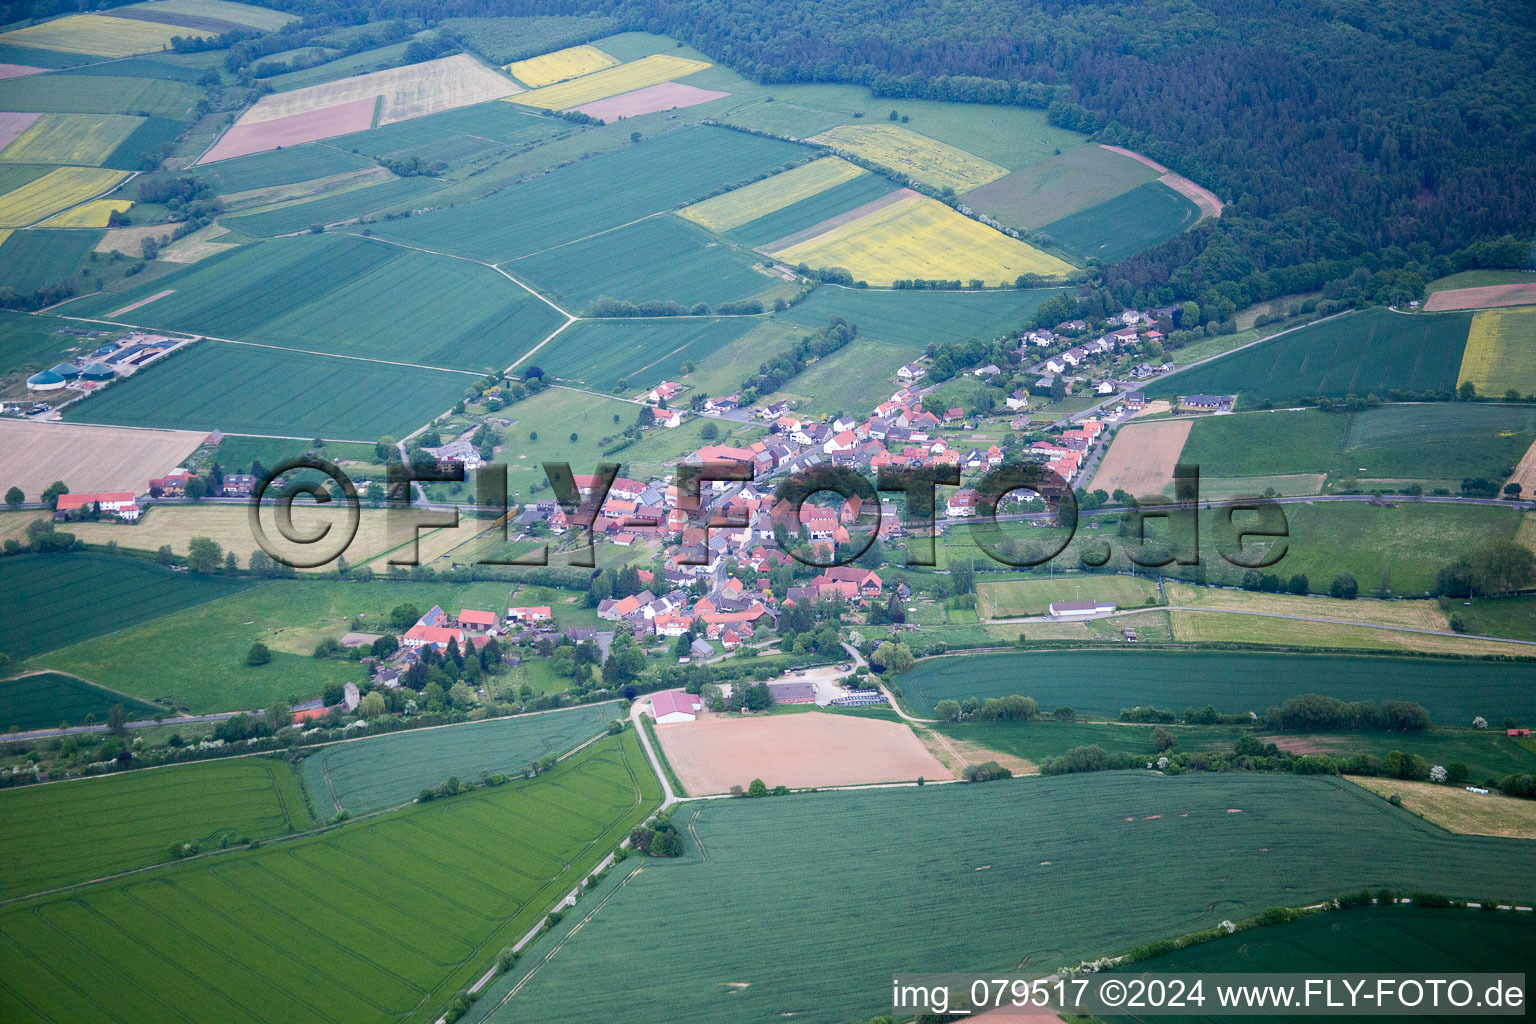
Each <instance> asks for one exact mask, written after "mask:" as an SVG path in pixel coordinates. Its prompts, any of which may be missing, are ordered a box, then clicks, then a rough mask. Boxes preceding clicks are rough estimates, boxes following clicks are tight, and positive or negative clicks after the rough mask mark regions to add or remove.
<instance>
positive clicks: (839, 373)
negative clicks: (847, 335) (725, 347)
mask: <svg viewBox="0 0 1536 1024" xmlns="http://www.w3.org/2000/svg"><path fill="white" fill-rule="evenodd" d="M911 357H912V353H911V352H910V351H909V350H907V349H903V348H899V347H898V346H896V345H890V344H887V343H885V342H883V341H872V340H870V339H868V338H863V337H860V338H857V339H855V340H854V341H853V342H851V343H850V344H848V345H845V346H843V347H842V348H840V349H838V350H837V351H836V352H833V353H832V354H831V355H828V356H823V357H822V358H821V359H818V360H816V361H815V362H814V363H812V364H811V365H810V366H808V367H806V368H805V370H804V372H802V373H800V374H799V375H798V376H796V377H795V378H793V379H792V380H790V381H788V382H787V383H786V384H785V385H784V388H783V390H781V391H778V392H776V393H775V394H773V395H771V396H768V397H769V399H770V400H771V401H778V400H779V399H781V398H786V397H793V398H794V399H795V401H796V405H795V411H796V412H797V413H802V414H805V415H809V416H818V415H821V414H823V413H848V414H850V415H853V416H855V417H862V416H866V415H868V414H869V410H871V409H873V408H874V407H875V406H877V405H879V404H880V403H881V402H884V401H885V400H887V399H888V398H890V397H891V394H892V393H893V392H895V390H896V389H897V387H898V386H899V381H898V380H897V378H896V370H897V368H898V367H900V366H901V364H902V363H904V362H906V361H907V360H909V359H910V358H911ZM743 376H745V375H743ZM739 385H740V379H738V381H737V386H739Z"/></svg>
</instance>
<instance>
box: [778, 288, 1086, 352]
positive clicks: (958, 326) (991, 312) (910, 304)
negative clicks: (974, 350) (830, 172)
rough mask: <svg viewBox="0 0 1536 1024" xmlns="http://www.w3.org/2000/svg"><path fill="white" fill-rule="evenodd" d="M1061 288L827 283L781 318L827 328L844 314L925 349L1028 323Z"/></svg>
mask: <svg viewBox="0 0 1536 1024" xmlns="http://www.w3.org/2000/svg"><path fill="white" fill-rule="evenodd" d="M1060 291H1061V289H1059V288H1032V289H1028V290H1026V291H1014V290H1005V291H985V292H960V291H955V292H948V291H933V292H929V291H880V290H877V289H863V288H841V287H836V286H831V285H823V286H822V287H820V288H818V289H816V290H815V291H814V292H812V293H811V295H810V297H809V298H807V299H806V300H805V301H804V302H799V303H796V304H795V305H794V306H791V307H790V308H789V311H788V312H786V313H781V314H779V317H778V318H779V319H784V320H788V321H791V322H793V323H799V324H804V325H805V326H807V327H825V326H826V324H827V321H828V320H829V319H830V318H832V317H834V316H840V317H842V318H843V319H844V320H847V321H848V322H849V323H850V324H856V325H857V326H858V328H859V335H860V336H861V337H865V338H874V339H876V340H878V341H886V342H890V343H891V344H893V345H900V346H902V347H903V348H907V349H911V350H914V351H920V350H922V349H923V348H926V347H927V346H928V344H929V342H934V343H936V344H939V345H943V344H945V343H946V342H956V341H967V340H969V339H971V338H979V339H981V340H983V341H990V340H991V339H993V338H995V337H997V336H998V335H1001V334H1005V333H1007V332H1009V331H1017V330H1020V329H1022V328H1023V327H1024V326H1025V325H1027V324H1028V322H1029V320H1030V318H1031V317H1033V316H1034V315H1035V310H1037V309H1039V308H1040V304H1041V303H1042V302H1044V301H1045V300H1046V299H1048V298H1050V297H1051V296H1053V295H1056V294H1058V293H1059V292H1060Z"/></svg>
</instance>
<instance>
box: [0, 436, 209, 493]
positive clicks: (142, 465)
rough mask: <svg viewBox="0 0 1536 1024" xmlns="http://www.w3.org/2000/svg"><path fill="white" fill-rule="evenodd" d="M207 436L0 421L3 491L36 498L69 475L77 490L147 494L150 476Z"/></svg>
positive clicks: (173, 464)
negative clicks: (17, 489) (11, 489)
mask: <svg viewBox="0 0 1536 1024" xmlns="http://www.w3.org/2000/svg"><path fill="white" fill-rule="evenodd" d="M203 436H204V435H203V434H201V433H198V432H196V431H189V430H136V429H131V428H127V427H92V426H86V425H83V424H75V423H38V422H35V421H32V420H12V419H5V420H0V490H4V489H6V488H9V487H12V486H15V487H20V488H21V489H22V491H23V492H24V493H25V494H26V496H27V500H28V501H37V500H38V498H39V496H40V495H41V494H42V493H43V490H44V489H45V488H46V487H47V486H48V485H49V484H51V483H53V482H54V481H55V480H65V481H68V483H69V489H70V490H71V491H73V492H75V493H76V494H83V493H88V492H95V491H132V492H133V493H135V494H143V493H144V491H145V490H146V489H147V488H148V487H149V479H150V477H158V476H164V475H165V474H166V472H167V471H169V470H172V469H175V468H176V466H177V465H178V464H179V463H180V462H181V460H182V459H184V458H186V457H187V456H188V455H189V454H191V453H192V451H193V450H194V449H196V448H197V446H198V445H199V444H201V443H202V441H203Z"/></svg>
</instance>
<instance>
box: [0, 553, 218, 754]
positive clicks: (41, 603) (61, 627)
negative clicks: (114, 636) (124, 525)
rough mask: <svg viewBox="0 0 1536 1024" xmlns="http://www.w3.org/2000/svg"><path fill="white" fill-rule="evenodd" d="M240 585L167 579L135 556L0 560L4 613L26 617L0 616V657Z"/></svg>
mask: <svg viewBox="0 0 1536 1024" xmlns="http://www.w3.org/2000/svg"><path fill="white" fill-rule="evenodd" d="M247 586H248V584H247V583H246V581H244V580H237V579H226V578H224V577H212V576H190V575H187V574H177V573H172V572H170V571H168V570H165V569H162V568H160V567H159V566H157V565H155V564H154V563H152V562H148V561H141V560H139V559H136V558H114V557H112V556H110V555H98V554H88V553H85V552H70V553H68V554H51V555H34V554H20V555H11V556H9V557H7V558H3V559H0V592H3V593H4V594H5V595H6V603H7V605H8V606H9V607H12V608H25V609H27V610H28V611H27V614H25V615H11V614H6V615H3V616H0V651H4V652H5V653H7V654H9V655H10V656H11V657H12V658H13V659H15V660H17V661H20V660H22V659H24V658H28V657H31V656H32V655H34V654H40V653H41V652H43V651H48V650H52V649H54V648H56V647H62V646H64V645H65V644H72V643H77V642H79V641H82V640H85V639H87V638H89V637H93V636H99V635H101V634H104V633H110V632H112V631H114V630H119V629H124V628H126V627H128V626H132V625H134V624H136V623H140V622H144V621H147V620H149V619H153V618H156V617H157V616H162V615H168V614H171V613H172V612H177V611H181V610H182V609H185V608H190V607H192V606H194V605H198V604H202V603H204V602H207V601H212V600H214V599H216V598H220V597H226V596H228V595H231V594H234V593H237V592H239V591H242V590H244V589H245V588H246V587H247ZM4 724H5V725H10V724H11V723H9V722H6V723H4ZM50 724H53V723H50ZM0 727H3V726H0Z"/></svg>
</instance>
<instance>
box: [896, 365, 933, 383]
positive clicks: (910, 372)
mask: <svg viewBox="0 0 1536 1024" xmlns="http://www.w3.org/2000/svg"><path fill="white" fill-rule="evenodd" d="M926 372H927V371H926V370H924V369H923V368H922V367H921V366H920V365H918V364H917V363H908V364H907V365H905V366H903V367H902V368H901V369H899V370H897V371H896V376H898V377H900V378H901V379H902V380H917V379H918V378H919V377H921V376H922V375H923V374H924V373H926Z"/></svg>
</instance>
